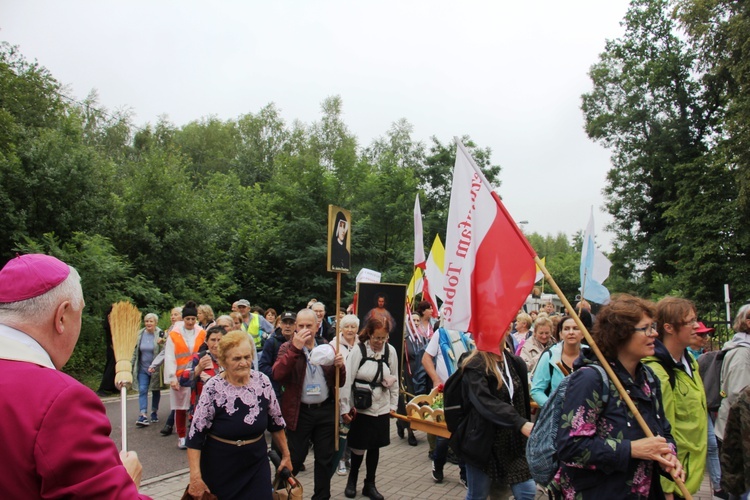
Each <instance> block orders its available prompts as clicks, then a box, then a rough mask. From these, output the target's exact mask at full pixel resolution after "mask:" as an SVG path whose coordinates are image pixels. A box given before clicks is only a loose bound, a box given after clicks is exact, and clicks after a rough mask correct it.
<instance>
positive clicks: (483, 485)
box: [466, 464, 536, 500]
mask: <svg viewBox="0 0 750 500" xmlns="http://www.w3.org/2000/svg"><path fill="white" fill-rule="evenodd" d="M466 480H467V483H468V486H469V490H468V491H467V492H466V500H486V499H487V497H488V496H490V492H491V491H492V489H493V484H492V479H490V477H489V476H488V475H487V474H485V473H484V472H482V469H480V468H478V467H474V466H473V465H469V464H466ZM510 490H511V491H512V492H513V497H514V498H515V500H534V497H535V496H536V484H534V480H533V479H529V480H528V481H524V482H523V483H515V484H511V485H510ZM493 497H494V495H493Z"/></svg>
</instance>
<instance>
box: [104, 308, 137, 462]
mask: <svg viewBox="0 0 750 500" xmlns="http://www.w3.org/2000/svg"><path fill="white" fill-rule="evenodd" d="M109 326H110V328H111V329H112V346H113V347H114V351H115V360H116V361H117V364H116V365H115V386H116V387H119V388H120V424H121V425H120V427H121V428H122V448H121V450H122V451H127V449H128V433H127V425H126V419H127V414H126V413H127V412H126V410H127V406H126V396H127V393H128V388H129V387H131V386H132V385H133V366H132V364H131V363H130V360H131V359H132V357H133V350H134V349H135V342H136V340H137V339H138V329H139V328H140V327H141V312H140V311H139V310H138V308H137V307H135V306H134V305H133V304H131V303H130V302H124V301H123V302H118V303H116V304H113V305H112V312H111V313H110V314H109Z"/></svg>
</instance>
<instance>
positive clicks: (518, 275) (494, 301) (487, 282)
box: [443, 140, 536, 354]
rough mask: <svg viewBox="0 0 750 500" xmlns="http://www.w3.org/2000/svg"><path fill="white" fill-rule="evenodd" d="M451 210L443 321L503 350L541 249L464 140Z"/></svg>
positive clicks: (488, 348) (487, 347) (479, 342)
mask: <svg viewBox="0 0 750 500" xmlns="http://www.w3.org/2000/svg"><path fill="white" fill-rule="evenodd" d="M456 142H457V145H458V148H457V151H456V165H455V167H454V169H453V185H452V187H451V202H450V210H449V213H448V230H447V236H446V245H445V279H444V281H443V294H444V296H445V301H444V302H443V318H444V326H445V327H446V328H448V329H452V330H460V331H467V332H471V334H472V335H473V337H474V340H475V342H476V344H477V348H478V349H479V350H481V351H488V352H494V353H496V354H500V352H501V350H502V347H501V346H500V342H501V341H502V340H503V336H504V334H505V331H506V330H507V327H508V325H509V324H510V322H511V321H512V320H513V318H514V317H515V316H516V314H517V313H518V310H519V309H520V308H521V306H522V305H523V303H524V301H525V300H526V297H527V296H528V295H529V292H530V291H531V289H532V287H533V286H534V278H535V274H536V273H535V270H536V268H535V263H534V257H535V256H536V253H535V252H534V249H533V248H531V245H529V242H528V241H527V240H526V237H525V236H524V235H523V233H521V230H520V229H519V228H518V226H517V225H516V223H515V222H514V221H513V219H512V218H511V217H510V214H508V211H507V210H506V209H505V207H504V206H503V204H502V202H501V201H500V198H499V197H498V196H497V194H496V193H495V192H494V191H493V190H492V186H490V184H489V182H487V179H486V178H485V177H484V174H482V171H481V170H480V169H479V167H477V165H476V163H474V160H473V159H472V158H471V155H469V153H468V151H466V148H465V147H464V145H463V144H461V142H460V141H458V140H457V141H456Z"/></svg>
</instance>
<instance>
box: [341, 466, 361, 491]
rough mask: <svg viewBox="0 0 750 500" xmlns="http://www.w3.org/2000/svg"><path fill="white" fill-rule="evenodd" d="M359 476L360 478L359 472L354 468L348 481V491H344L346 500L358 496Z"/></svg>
mask: <svg viewBox="0 0 750 500" xmlns="http://www.w3.org/2000/svg"><path fill="white" fill-rule="evenodd" d="M357 476H359V471H358V470H354V468H352V469H351V470H350V471H349V479H347V481H346V489H345V490H344V496H345V497H346V498H354V497H356V496H357Z"/></svg>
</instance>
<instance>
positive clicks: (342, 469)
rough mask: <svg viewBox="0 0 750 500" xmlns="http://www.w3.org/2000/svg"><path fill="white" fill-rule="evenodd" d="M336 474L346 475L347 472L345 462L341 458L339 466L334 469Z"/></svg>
mask: <svg viewBox="0 0 750 500" xmlns="http://www.w3.org/2000/svg"><path fill="white" fill-rule="evenodd" d="M336 474H338V475H339V476H346V475H347V474H348V472H347V470H346V464H345V463H344V461H343V460H339V468H338V469H336Z"/></svg>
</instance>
